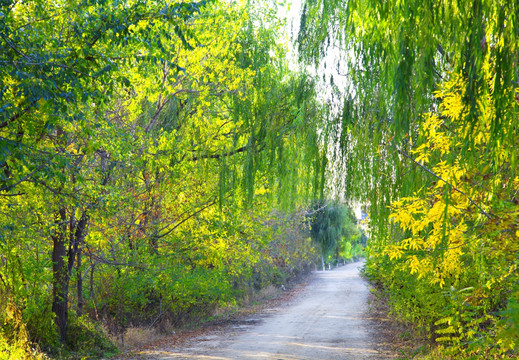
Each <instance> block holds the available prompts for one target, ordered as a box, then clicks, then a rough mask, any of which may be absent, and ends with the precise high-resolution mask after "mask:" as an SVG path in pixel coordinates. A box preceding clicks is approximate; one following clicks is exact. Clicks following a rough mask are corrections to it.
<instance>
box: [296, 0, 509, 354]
mask: <svg viewBox="0 0 519 360" xmlns="http://www.w3.org/2000/svg"><path fill="white" fill-rule="evenodd" d="M518 16H519V8H518V6H517V4H516V3H511V2H509V1H421V2H416V1H383V2H380V1H371V0H353V1H348V2H347V3H345V2H343V1H338V0H331V1H324V2H315V1H306V2H305V4H304V8H303V15H302V18H301V29H300V33H299V38H298V43H299V48H300V55H301V57H302V58H303V59H304V60H306V61H307V62H308V63H314V64H316V65H319V64H320V66H322V63H323V61H326V60H327V58H326V54H327V53H328V52H330V51H333V52H335V53H337V52H339V53H342V58H341V59H340V60H337V63H336V64H330V63H328V64H327V65H328V67H335V68H337V69H340V72H341V75H340V76H346V77H347V78H348V82H347V83H348V86H349V88H348V87H345V88H344V89H340V88H339V89H338V91H336V92H335V94H336V99H337V101H339V102H340V103H341V104H342V106H341V107H340V109H341V111H340V112H339V115H338V116H337V118H338V119H337V125H336V127H337V128H340V130H339V131H336V132H335V143H336V144H338V145H337V146H336V147H334V149H335V153H336V163H340V164H342V165H340V166H338V168H339V169H344V172H343V174H344V176H342V177H339V178H340V179H342V180H343V183H342V187H343V188H344V189H345V198H347V199H352V200H356V201H359V202H361V203H363V204H365V205H366V206H367V207H368V208H369V224H370V235H371V236H370V241H368V246H367V249H366V253H367V257H368V258H367V263H366V269H365V272H366V274H367V276H368V277H369V278H370V279H371V280H372V281H373V282H374V283H376V284H378V285H379V286H380V287H381V288H382V289H383V291H384V292H385V294H386V296H387V299H388V302H389V305H390V309H391V312H392V313H393V314H395V315H396V316H397V317H398V319H400V320H401V321H404V322H406V323H408V324H412V325H413V327H414V330H413V331H415V332H419V333H421V334H422V335H423V336H424V337H425V338H427V339H430V340H431V341H432V342H433V343H434V344H436V346H435V347H433V350H432V353H431V354H429V355H423V356H425V357H426V358H434V359H440V358H442V359H443V358H444V359H494V358H495V359H497V358H499V359H501V358H516V357H517V356H518V350H517V349H518V346H519V306H518V304H519V285H518V284H519V271H518V266H519V256H518V255H519V223H518V221H517V219H518V215H519V197H518V196H519V195H518V194H519V174H518V171H517V169H518V167H517V164H518V160H519V152H518V151H517V149H518V146H519V137H518V136H517V129H518V125H519V63H518V56H519V49H518V47H517V44H519V41H518V40H519V28H518V26H519V21H518ZM323 24H324V25H323ZM337 76H339V75H337ZM328 86H334V83H333V78H332V79H331V81H329V82H328ZM417 356H418V355H417Z"/></svg>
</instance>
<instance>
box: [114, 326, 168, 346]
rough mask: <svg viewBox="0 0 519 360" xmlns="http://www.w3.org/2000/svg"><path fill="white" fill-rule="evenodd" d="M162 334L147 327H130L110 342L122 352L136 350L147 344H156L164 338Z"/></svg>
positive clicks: (164, 335)
mask: <svg viewBox="0 0 519 360" xmlns="http://www.w3.org/2000/svg"><path fill="white" fill-rule="evenodd" d="M166 336H168V335H166V334H165V333H164V332H161V331H159V329H156V328H149V327H130V328H128V329H126V331H125V332H124V333H123V334H121V335H119V336H117V337H115V338H112V340H113V341H114V342H115V343H116V344H117V347H118V348H119V349H121V350H123V351H126V350H130V349H138V348H141V347H143V346H145V345H147V344H149V343H153V342H156V341H158V340H161V339H163V338H164V337H166Z"/></svg>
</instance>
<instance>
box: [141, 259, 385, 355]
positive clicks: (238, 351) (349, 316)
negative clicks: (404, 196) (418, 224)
mask: <svg viewBox="0 0 519 360" xmlns="http://www.w3.org/2000/svg"><path fill="white" fill-rule="evenodd" d="M361 265H362V263H360V262H357V263H353V264H348V265H345V266H343V267H339V268H337V269H334V270H332V271H325V272H324V271H318V272H316V273H314V277H313V279H312V280H311V281H310V283H309V284H308V285H307V287H306V288H305V289H304V291H302V292H301V293H300V294H299V295H297V296H296V297H295V298H294V299H293V300H291V301H290V303H289V304H287V305H285V306H281V307H279V308H276V309H267V310H265V311H263V312H262V313H260V314H256V315H254V317H252V318H248V319H244V320H243V321H240V322H238V323H236V324H235V325H234V326H231V327H230V328H229V329H227V330H226V331H223V332H222V331H221V332H218V333H213V334H209V335H207V334H206V335H204V336H200V337H198V338H195V339H193V341H190V342H189V344H185V345H183V347H177V348H170V349H168V348H163V349H160V350H157V349H155V350H152V351H146V352H145V353H141V356H142V355H144V356H145V357H146V358H150V359H161V360H172V359H213V360H216V359H219V360H230V359H236V360H243V359H251V360H252V359H283V360H296V359H297V360H310V359H311V360H332V359H341V360H349V359H351V360H364V359H390V358H393V356H391V355H390V354H387V353H381V352H380V351H378V350H376V343H375V340H374V339H375V338H376V336H374V335H375V334H373V333H371V332H370V323H371V320H370V319H369V315H368V314H367V310H368V309H367V307H368V305H367V299H368V295H369V288H368V286H367V284H366V282H365V281H364V280H363V279H362V278H361V277H360V276H359V270H358V269H359V267H360V266H361Z"/></svg>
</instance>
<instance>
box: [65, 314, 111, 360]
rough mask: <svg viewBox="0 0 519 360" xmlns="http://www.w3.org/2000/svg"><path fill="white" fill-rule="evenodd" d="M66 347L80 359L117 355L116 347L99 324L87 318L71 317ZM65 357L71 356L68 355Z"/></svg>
mask: <svg viewBox="0 0 519 360" xmlns="http://www.w3.org/2000/svg"><path fill="white" fill-rule="evenodd" d="M70 320H71V321H70V328H69V333H68V338H67V344H66V346H67V347H68V348H69V349H74V352H76V353H77V354H79V356H80V357H81V358H82V359H85V358H87V359H98V358H100V357H104V356H110V355H114V354H116V353H117V347H116V346H115V345H114V343H113V342H112V341H111V340H110V339H109V338H108V336H107V334H106V333H105V332H104V330H103V329H102V328H101V327H100V326H99V324H96V323H94V322H93V321H92V320H91V319H90V318H88V317H87V316H85V315H83V316H79V317H77V316H71V318H70ZM67 356H73V354H68V355H67Z"/></svg>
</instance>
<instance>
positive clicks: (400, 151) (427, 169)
mask: <svg viewBox="0 0 519 360" xmlns="http://www.w3.org/2000/svg"><path fill="white" fill-rule="evenodd" d="M396 149H397V151H398V152H399V153H400V154H401V155H403V156H404V157H406V158H408V159H409V160H411V161H412V162H413V163H415V164H416V165H418V166H419V167H421V168H422V169H423V170H425V171H426V172H428V173H429V174H431V175H432V176H434V177H435V178H437V179H438V180H441V181H443V182H444V183H446V184H447V185H449V186H450V187H452V188H453V189H454V190H456V191H457V192H459V193H460V194H461V195H463V196H465V197H466V198H467V199H468V200H469V201H470V203H471V204H472V205H474V206H475V207H477V208H478V209H479V211H480V212H481V213H482V214H483V215H485V216H486V217H487V218H488V219H492V217H491V216H490V215H489V214H488V213H487V212H486V211H485V210H483V209H482V208H481V206H479V205H478V204H477V203H476V202H475V201H474V200H473V199H472V198H471V197H470V196H468V195H467V194H466V193H465V192H463V191H461V190H460V189H458V188H457V187H456V186H454V185H452V184H451V183H450V182H448V181H447V180H445V179H443V178H442V177H441V176H440V175H438V174H436V173H435V172H433V171H432V170H430V169H429V168H427V167H425V166H424V165H422V164H420V163H419V162H418V161H416V160H415V159H413V157H412V156H410V155H409V154H407V153H406V152H405V151H402V150H401V149H400V148H398V147H397V148H396Z"/></svg>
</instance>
